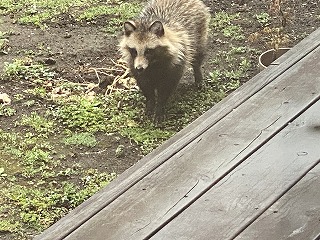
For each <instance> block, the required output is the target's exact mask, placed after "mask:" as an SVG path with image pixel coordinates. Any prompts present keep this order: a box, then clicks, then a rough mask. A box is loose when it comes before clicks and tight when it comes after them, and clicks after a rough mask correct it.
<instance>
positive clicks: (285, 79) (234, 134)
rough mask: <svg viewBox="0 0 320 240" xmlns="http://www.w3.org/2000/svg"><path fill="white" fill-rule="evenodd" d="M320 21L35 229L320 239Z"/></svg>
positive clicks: (62, 233)
mask: <svg viewBox="0 0 320 240" xmlns="http://www.w3.org/2000/svg"><path fill="white" fill-rule="evenodd" d="M319 99H320V28H319V29H318V30H316V31H315V32H313V33H312V34H311V35H310V36H309V37H307V38H306V39H304V40H303V41H302V42H301V43H299V44H298V45H297V46H295V47H294V48H293V49H292V50H290V51H289V52H288V53H286V54H285V55H284V56H282V57H281V58H279V59H278V60H277V61H276V62H274V63H273V64H272V66H270V67H269V68H268V69H266V70H264V71H263V72H261V73H260V74H258V75H257V76H255V77H254V78H253V79H251V80H250V81H249V82H247V83H246V84H245V85H244V86H242V87H241V88H240V89H238V90H237V91H235V92H234V93H232V94H231V95H230V96H228V97H227V98H226V99H224V100H223V101H221V102H220V103H219V104H217V105H215V106H214V107H213V108H212V109H210V110H209V111H208V112H206V113H205V114H204V115H203V116H201V117H200V118H199V119H197V120H196V121H195V122H193V123H192V124H191V125H189V126H188V127H186V128H185V129H183V130H182V131H181V132H179V133H178V134H176V135H175V136H174V137H172V138H171V139H169V140H168V141H167V142H166V143H165V144H163V145H162V146H161V147H159V148H158V149H156V150H155V151H154V152H152V153H151V154H149V155H148V156H146V157H144V158H143V159H142V160H141V161H139V162H138V163H137V164H136V165H135V166H133V167H132V168H130V169H128V170H127V171H126V172H124V173H123V174H122V175H120V176H119V177H118V178H117V179H116V180H115V181H113V182H112V183H111V184H109V185H108V186H107V187H106V188H105V189H103V190H102V191H100V192H99V193H97V194H96V195H94V196H93V197H91V198H90V199H89V200H87V201H86V202H84V203H83V204H82V205H80V206H79V207H77V208H76V209H75V210H74V211H72V212H71V213H70V214H69V215H67V216H66V217H64V218H62V219H61V220H60V221H59V222H57V223H56V224H54V225H53V226H52V227H50V228H49V229H47V230H46V231H44V232H43V233H42V234H41V235H40V236H38V237H37V238H36V239H41V240H45V239H54V240H56V239H68V240H82V239H83V240H87V239H88V240H97V239H99V240H100V239H101V240H107V239H111V240H117V239H125V240H128V239H133V240H135V239H138V240H139V239H165V240H171V239H179V240H180V239H186V240H190V239H196V240H197V239H201V240H202V239H203V240H206V239H208V240H216V239H217V240H220V239H221V240H225V239H248V240H253V239H259V240H264V239H266V240H278V239H297V240H309V239H310V240H315V239H320V164H319V162H320V100H319Z"/></svg>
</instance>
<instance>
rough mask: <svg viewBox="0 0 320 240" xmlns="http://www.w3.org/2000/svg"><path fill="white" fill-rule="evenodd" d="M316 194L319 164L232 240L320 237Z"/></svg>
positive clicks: (318, 194) (319, 195) (319, 200)
mask: <svg viewBox="0 0 320 240" xmlns="http://www.w3.org/2000/svg"><path fill="white" fill-rule="evenodd" d="M319 157H320V156H319ZM319 190H320V164H318V165H317V166H316V167H315V168H314V169H312V170H311V171H310V172H309V173H308V174H307V175H306V176H305V177H304V178H303V179H302V180H301V181H300V182H299V183H297V184H296V185H295V186H294V187H293V188H292V189H291V190H290V191H288V192H287V193H286V194H285V195H284V196H282V197H281V198H280V199H279V200H278V201H277V202H275V203H274V204H273V205H272V206H271V207H270V208H268V210H267V211H265V212H264V213H263V214H262V215H261V216H260V217H259V218H258V219H257V220H256V221H254V223H252V224H251V225H250V226H249V227H248V228H247V229H245V230H244V231H243V232H242V233H241V234H240V235H239V236H237V238H236V239H237V240H240V239H241V240H252V239H259V240H271V239H277V240H282V239H290V240H301V239H304V240H314V239H316V237H317V236H318V235H319V234H320V191H319Z"/></svg>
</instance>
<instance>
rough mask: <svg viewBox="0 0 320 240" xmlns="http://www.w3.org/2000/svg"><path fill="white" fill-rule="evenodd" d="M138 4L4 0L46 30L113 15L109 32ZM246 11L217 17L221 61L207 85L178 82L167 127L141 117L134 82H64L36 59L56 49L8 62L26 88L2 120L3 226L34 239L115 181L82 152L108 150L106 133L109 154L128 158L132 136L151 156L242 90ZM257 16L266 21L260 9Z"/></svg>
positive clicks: (11, 76) (2, 10) (7, 75)
mask: <svg viewBox="0 0 320 240" xmlns="http://www.w3.org/2000/svg"><path fill="white" fill-rule="evenodd" d="M140 9H141V3H140V1H119V0H107V1H100V0H76V1H74V0H72V1H71V0H49V1H47V0H33V1H30V0H21V1H14V0H2V1H1V2H0V15H1V14H2V15H7V14H11V16H13V18H14V20H15V21H17V23H18V24H30V25H32V26H38V27H41V28H45V27H47V26H50V24H51V22H59V17H63V16H68V17H70V18H72V19H74V20H76V21H78V23H79V24H80V25H81V24H84V23H85V24H86V23H87V22H90V24H95V23H97V24H101V21H102V24H103V21H104V19H106V18H108V19H109V21H108V22H106V24H105V29H106V31H107V32H108V33H112V34H114V33H115V32H116V31H117V30H118V29H119V27H120V26H121V24H122V22H123V21H124V20H127V19H130V18H132V17H134V16H135V15H136V13H137V12H139V11H140ZM240 18H241V14H240V13H238V14H230V13H227V12H218V13H216V14H215V15H213V18H212V21H211V24H210V27H211V30H212V34H213V35H214V36H213V37H214V38H215V39H222V40H221V41H222V42H224V43H223V44H224V45H223V49H224V50H219V51H217V52H216V53H215V54H214V55H212V56H209V60H208V61H210V62H211V64H212V65H213V66H214V68H212V69H209V70H207V71H209V73H208V72H207V74H206V75H205V77H204V78H205V79H204V80H205V81H204V84H203V87H202V89H200V90H199V89H197V88H195V87H194V86H193V85H182V86H180V87H179V89H178V90H177V91H176V92H175V94H174V96H173V97H172V99H171V101H170V102H169V104H168V106H167V113H168V114H167V119H166V120H165V121H164V122H162V123H160V124H154V122H153V121H152V119H150V118H148V117H147V116H146V115H145V114H144V100H145V99H144V97H143V96H142V94H141V93H140V92H139V91H137V90H136V89H131V90H119V91H114V92H112V93H111V94H109V95H104V94H97V95H96V96H95V97H93V98H88V96H87V94H86V91H87V89H86V86H85V85H86V84H89V83H86V82H83V83H81V84H79V83H77V82H72V81H71V80H68V79H62V78H61V77H59V75H58V73H56V72H55V71H54V70H53V69H50V68H48V67H46V66H44V65H42V64H39V63H37V62H35V61H34V60H33V59H34V58H36V57H37V56H43V55H50V54H51V53H52V52H51V49H49V48H47V47H46V46H45V45H44V44H40V45H39V46H37V48H36V49H35V50H32V51H31V50H28V51H21V55H26V56H28V57H27V58H21V59H16V60H13V61H12V62H8V63H6V64H5V67H4V69H3V71H2V73H1V74H0V81H3V82H4V83H5V84H10V86H13V87H16V86H19V85H20V84H21V83H23V86H28V87H27V89H21V92H19V93H16V94H15V95H14V96H10V98H11V100H12V104H11V105H9V106H3V105H1V104H0V118H1V120H0V121H2V122H4V121H7V122H11V123H12V124H11V125H10V127H9V128H8V127H7V128H6V129H4V128H2V126H1V125H0V180H1V181H0V195H1V196H2V198H1V200H0V203H1V204H0V231H2V232H10V233H14V236H15V237H17V238H21V239H27V238H28V235H32V234H35V233H39V232H41V231H43V230H44V229H45V228H47V227H48V226H50V225H51V224H52V223H53V222H55V221H57V220H58V219H60V218H61V217H62V216H63V215H65V214H67V213H68V212H69V211H70V209H73V208H74V207H76V206H78V205H79V204H80V203H82V202H83V201H85V200H86V199H87V198H88V197H90V196H92V195H93V194H94V193H95V192H97V191H98V190H100V189H101V188H102V187H104V186H105V185H107V184H108V183H109V182H110V181H112V180H113V179H114V178H115V177H116V174H115V173H107V172H103V171H100V170H97V169H90V168H89V169H88V167H84V166H83V165H81V164H80V162H77V158H76V157H75V156H77V155H80V154H81V153H83V152H81V150H83V149H85V150H87V148H92V149H90V154H91V153H92V152H95V151H97V152H99V151H106V150H109V148H110V145H108V144H109V143H105V142H104V139H103V137H104V136H108V137H110V138H111V137H114V139H115V141H116V143H115V144H114V145H115V147H114V148H113V149H112V151H113V152H112V153H110V155H112V154H113V155H114V156H115V157H117V158H124V159H125V157H126V156H125V154H126V152H127V149H126V147H127V145H126V144H124V143H123V142H126V141H127V142H129V144H131V145H133V146H136V145H137V147H139V148H140V149H139V151H142V153H144V154H147V153H149V152H150V151H152V150H153V149H154V148H156V147H157V146H159V145H160V144H161V143H162V142H163V141H165V140H167V139H168V138H170V137H171V136H172V135H174V134H175V133H176V132H177V131H179V130H181V129H182V128H183V127H185V126H186V125H187V124H189V123H190V122H192V121H193V120H195V119H196V118H197V117H199V116H201V115H202V114H203V113H204V112H205V111H206V110H208V109H210V108H211V107H212V106H213V105H214V104H215V103H217V102H219V101H220V100H221V99H223V98H224V97H225V96H226V95H227V94H228V93H229V92H231V91H233V90H235V89H236V88H238V87H239V86H240V84H241V82H242V81H243V80H244V79H245V78H246V77H247V72H248V70H249V69H250V68H251V67H252V63H251V61H250V60H249V59H248V58H247V57H245V56H248V55H250V54H251V53H253V51H254V50H252V49H250V48H248V47H244V46H243V42H244V41H243V39H244V31H243V29H242V27H241V26H240V25H239V24H238V23H237V21H239V19H240ZM257 19H258V21H261V22H263V21H265V19H264V18H263V16H260V17H259V18H258V17H257ZM103 25H104V24H103ZM7 36H8V34H7V33H0V40H1V39H4V41H3V45H1V42H0V52H1V51H5V50H7V48H6V47H5V46H6V44H7V39H8V37H7ZM10 41H11V39H10ZM231 42H232V43H237V44H236V45H232V44H231ZM1 46H3V47H2V48H1ZM84 81H85V80H84ZM48 83H50V84H51V85H50V86H52V87H48V86H47V84H48ZM57 88H59V89H60V91H61V92H68V94H66V96H60V95H59V94H56V95H57V96H55V95H54V93H53V90H54V89H57ZM8 93H9V92H8ZM16 109H17V110H16ZM20 109H23V111H21V110H20ZM26 112H28V113H26ZM115 136H116V137H115ZM117 137H118V138H119V139H121V140H122V141H120V140H119V141H117V140H116V139H117ZM97 139H98V140H97ZM122 160H123V159H122ZM88 161H89V160H88ZM105 161H108V159H105ZM119 161H120V160H119ZM1 206H6V207H5V208H3V207H1Z"/></svg>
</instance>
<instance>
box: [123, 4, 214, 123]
mask: <svg viewBox="0 0 320 240" xmlns="http://www.w3.org/2000/svg"><path fill="white" fill-rule="evenodd" d="M209 20H210V13H209V9H208V8H207V7H206V6H205V5H204V3H203V2H202V1H201V0H151V1H150V2H149V4H148V5H147V6H146V7H145V9H144V10H143V11H142V13H141V14H140V16H139V17H138V18H137V19H135V20H133V21H127V22H125V23H124V27H123V28H124V29H123V33H122V34H121V36H120V44H119V47H120V52H121V53H122V55H123V58H124V60H125V61H126V62H127V64H128V66H129V68H130V71H131V73H132V75H133V76H134V78H135V79H136V80H137V84H138V86H139V88H140V89H141V91H142V93H143V95H144V96H145V97H146V100H147V101H146V113H147V114H148V115H152V114H155V120H157V121H161V120H162V119H163V116H164V113H165V106H166V103H167V101H168V98H169V97H170V96H171V95H172V93H173V91H174V90H175V88H176V86H177V85H178V82H179V80H180V79H181V77H182V75H183V74H184V72H185V70H186V68H187V66H188V65H191V66H192V68H193V71H194V77H195V82H196V84H197V85H201V81H202V73H201V64H202V62H203V58H204V54H205V49H206V44H207V35H208V25H209Z"/></svg>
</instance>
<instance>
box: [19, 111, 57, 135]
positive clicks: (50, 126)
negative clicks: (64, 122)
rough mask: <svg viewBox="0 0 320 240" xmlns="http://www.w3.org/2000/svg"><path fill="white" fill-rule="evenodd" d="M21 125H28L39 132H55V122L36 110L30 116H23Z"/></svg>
mask: <svg viewBox="0 0 320 240" xmlns="http://www.w3.org/2000/svg"><path fill="white" fill-rule="evenodd" d="M19 124H20V125H24V126H28V127H31V128H33V129H34V130H35V131H36V132H37V133H43V134H45V133H47V134H48V133H53V132H54V126H55V124H54V122H53V121H50V120H48V119H46V118H44V117H42V116H40V115H39V114H38V113H36V112H32V113H31V114H30V115H29V116H23V117H22V119H21V121H20V123H19Z"/></svg>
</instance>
